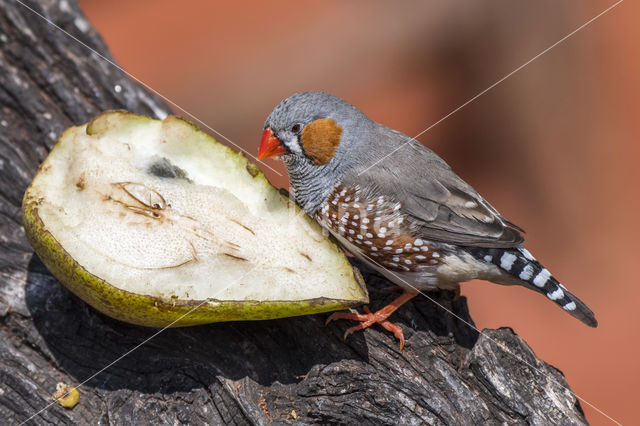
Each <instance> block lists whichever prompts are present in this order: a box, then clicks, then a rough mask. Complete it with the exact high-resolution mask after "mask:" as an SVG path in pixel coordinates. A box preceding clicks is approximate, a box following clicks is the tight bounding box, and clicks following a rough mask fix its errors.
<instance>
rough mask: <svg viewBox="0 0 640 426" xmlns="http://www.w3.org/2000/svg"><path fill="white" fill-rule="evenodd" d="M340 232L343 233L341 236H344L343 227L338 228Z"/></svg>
mask: <svg viewBox="0 0 640 426" xmlns="http://www.w3.org/2000/svg"><path fill="white" fill-rule="evenodd" d="M338 231H340V233H341V234H344V227H342V226H341V227H339V228H338Z"/></svg>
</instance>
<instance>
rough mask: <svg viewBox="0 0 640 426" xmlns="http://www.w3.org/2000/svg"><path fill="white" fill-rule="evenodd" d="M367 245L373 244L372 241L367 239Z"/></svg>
mask: <svg viewBox="0 0 640 426" xmlns="http://www.w3.org/2000/svg"><path fill="white" fill-rule="evenodd" d="M364 243H365V244H366V245H368V246H370V245H371V244H373V243H372V242H371V241H365V242H364Z"/></svg>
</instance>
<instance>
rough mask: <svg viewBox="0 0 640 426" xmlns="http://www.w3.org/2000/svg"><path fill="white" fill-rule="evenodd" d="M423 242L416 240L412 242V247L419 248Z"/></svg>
mask: <svg viewBox="0 0 640 426" xmlns="http://www.w3.org/2000/svg"><path fill="white" fill-rule="evenodd" d="M423 242H424V241H422V240H421V239H420V238H416V240H415V241H414V242H413V245H416V246H421V245H422V243H423Z"/></svg>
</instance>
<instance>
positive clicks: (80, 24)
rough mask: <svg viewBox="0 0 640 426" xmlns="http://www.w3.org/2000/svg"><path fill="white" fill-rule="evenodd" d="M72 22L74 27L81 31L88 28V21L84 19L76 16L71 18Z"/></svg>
mask: <svg viewBox="0 0 640 426" xmlns="http://www.w3.org/2000/svg"><path fill="white" fill-rule="evenodd" d="M73 23H74V24H75V26H76V28H78V29H79V30H80V31H82V32H83V33H86V32H87V31H88V30H89V22H87V20H86V19H83V18H80V17H77V18H76V19H74V20H73Z"/></svg>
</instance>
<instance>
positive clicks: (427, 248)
mask: <svg viewBox="0 0 640 426" xmlns="http://www.w3.org/2000/svg"><path fill="white" fill-rule="evenodd" d="M420 250H421V251H429V246H422V247H420Z"/></svg>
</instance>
